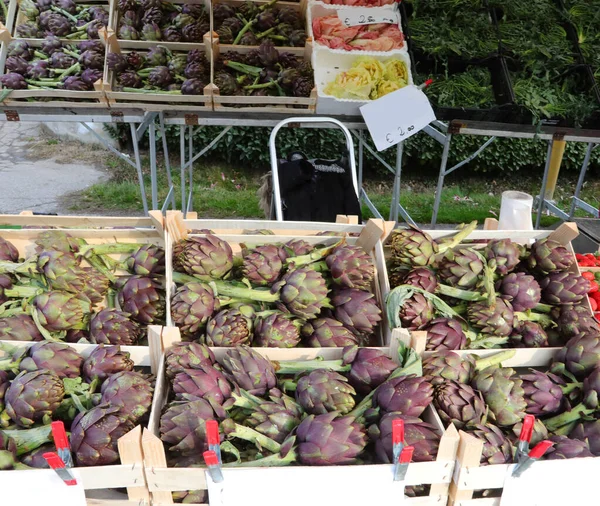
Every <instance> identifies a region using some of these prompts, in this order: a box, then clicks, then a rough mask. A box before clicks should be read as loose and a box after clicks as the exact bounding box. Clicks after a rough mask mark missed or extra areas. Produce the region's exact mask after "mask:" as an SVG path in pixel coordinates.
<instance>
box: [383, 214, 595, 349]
mask: <svg viewBox="0 0 600 506" xmlns="http://www.w3.org/2000/svg"><path fill="white" fill-rule="evenodd" d="M475 225H476V223H475V222H474V223H472V224H471V225H469V226H467V227H465V228H463V229H462V230H461V231H459V232H458V233H457V234H456V235H455V236H454V237H448V238H445V239H444V240H442V241H439V242H438V241H435V240H433V239H432V238H431V237H430V236H429V234H427V233H426V232H423V231H421V230H417V229H414V228H409V229H405V230H398V231H396V232H394V233H393V235H392V236H391V240H390V249H391V260H390V263H389V266H388V272H389V275H390V284H391V285H392V287H396V288H394V289H393V290H392V291H391V293H390V295H389V297H388V299H387V310H388V317H389V320H390V322H392V323H393V324H394V325H395V326H396V327H404V328H407V329H410V330H425V331H427V349H428V350H430V351H434V350H435V351H437V350H459V349H468V348H470V349H474V348H499V347H508V348H520V347H527V348H540V347H547V346H555V347H556V346H563V345H565V344H566V343H567V342H569V340H573V339H578V338H582V337H583V336H585V335H589V334H591V335H598V334H600V326H599V324H598V322H597V321H596V320H595V319H594V317H593V315H592V313H591V309H590V308H589V304H588V300H587V292H588V290H589V281H587V280H586V279H584V278H583V277H581V276H580V275H579V274H577V273H576V272H575V271H574V270H573V269H572V267H573V265H574V264H575V259H574V257H573V255H572V254H571V253H570V252H569V250H568V249H567V248H565V247H564V246H562V245H561V244H559V243H558V242H556V241H553V240H552V239H548V238H545V239H539V240H537V241H536V242H535V243H533V244H532V245H531V246H527V247H524V246H522V245H520V244H517V243H515V242H513V241H511V240H510V239H500V240H490V241H487V242H485V244H484V243H483V242H481V241H476V242H473V243H467V242H465V239H466V238H467V236H468V234H469V233H470V232H471V231H472V230H473V229H474V227H475Z"/></svg>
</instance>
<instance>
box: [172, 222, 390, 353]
mask: <svg viewBox="0 0 600 506" xmlns="http://www.w3.org/2000/svg"><path fill="white" fill-rule="evenodd" d="M174 216H179V217H181V213H179V214H176V213H172V214H170V215H167V220H166V231H167V233H166V239H165V241H166V242H165V244H166V253H167V254H166V266H167V326H168V327H173V326H174V324H173V321H172V319H171V310H170V307H171V298H172V296H173V293H174V290H173V286H174V283H173V280H172V272H173V267H172V250H173V244H174V242H176V240H177V239H181V238H184V237H187V236H188V232H187V230H188V228H187V227H189V226H190V225H191V226H192V227H193V228H194V229H195V228H196V227H199V229H205V228H208V229H210V230H213V232H214V233H215V235H217V236H218V237H219V238H221V239H223V240H225V241H227V242H228V243H229V245H230V246H231V249H232V250H233V253H234V254H236V253H239V252H240V251H241V246H240V244H241V243H244V244H246V245H247V246H248V247H253V246H257V245H259V244H272V243H281V242H287V241H289V240H293V239H303V240H305V241H307V242H309V243H311V244H315V245H316V244H324V245H329V244H335V243H336V242H337V241H339V239H340V237H332V236H316V235H314V234H312V235H310V234H308V233H307V232H309V231H307V230H304V229H303V228H296V229H294V228H293V222H273V223H277V224H278V230H277V229H276V230H277V231H278V232H280V234H278V235H240V234H236V233H235V232H239V231H240V229H239V226H240V225H241V224H242V223H245V222H239V221H238V222H232V221H222V222H221V221H220V220H206V221H205V220H192V221H190V222H183V220H181V219H180V220H177V221H173V219H172V218H173V217H174ZM182 223H183V225H182ZM249 223H257V224H259V225H260V228H266V227H267V226H270V225H268V224H269V223H270V222H249ZM380 223H382V222H381V220H370V221H369V223H368V224H367V225H366V226H356V227H360V232H359V234H360V235H359V237H348V238H347V239H346V240H347V243H348V244H357V245H359V246H362V247H363V248H364V249H365V251H368V252H370V254H371V257H372V259H373V263H374V265H375V279H374V281H373V285H372V288H371V290H372V293H374V294H375V297H376V299H377V301H378V304H379V306H380V307H381V309H382V314H381V316H382V320H381V322H380V324H379V325H378V330H377V331H376V337H377V340H378V344H379V345H384V346H385V345H387V344H388V343H389V342H390V337H391V331H390V327H389V324H388V322H387V316H386V314H385V310H384V307H385V298H386V297H387V293H388V292H389V281H388V278H387V271H386V268H385V262H384V255H383V246H382V244H381V240H380V237H381V236H382V235H383V234H384V228H383V226H382V225H381V224H380ZM207 225H213V226H211V227H209V226H207ZM215 225H216V226H215ZM323 225H327V226H329V227H332V226H333V225H334V224H322V223H321V224H314V223H311V224H306V223H304V224H303V225H299V227H306V226H310V227H312V226H315V227H316V226H323ZM230 227H235V228H230ZM283 227H285V228H283ZM339 227H341V229H347V227H348V226H347V225H339ZM329 230H331V228H329ZM352 230H354V228H353V229H352ZM281 232H283V234H281ZM290 232H291V233H290ZM194 235H196V234H194ZM198 235H201V234H198ZM294 350H295V348H291V349H287V350H281V351H282V353H284V354H285V353H290V354H291V355H290V356H293V355H294V353H295V352H294Z"/></svg>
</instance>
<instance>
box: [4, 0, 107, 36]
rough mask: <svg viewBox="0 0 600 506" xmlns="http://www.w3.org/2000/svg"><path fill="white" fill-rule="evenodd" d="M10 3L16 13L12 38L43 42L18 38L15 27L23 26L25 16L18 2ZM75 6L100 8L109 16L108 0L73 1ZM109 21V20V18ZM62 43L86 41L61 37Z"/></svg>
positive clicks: (15, 0) (25, 19)
mask: <svg viewBox="0 0 600 506" xmlns="http://www.w3.org/2000/svg"><path fill="white" fill-rule="evenodd" d="M11 1H12V2H14V3H15V6H16V7H15V13H16V19H15V23H14V28H13V29H12V31H11V33H12V34H13V36H14V37H15V38H18V39H21V40H25V41H27V42H28V43H30V44H32V43H33V42H36V41H41V40H43V37H41V38H34V39H33V38H24V37H19V35H18V33H17V26H19V25H20V24H23V23H24V22H26V21H27V20H28V19H27V16H25V14H24V13H23V11H22V10H21V8H20V2H19V0H11ZM73 1H74V2H75V3H76V4H84V5H90V6H92V5H94V6H100V7H102V6H103V7H105V10H106V12H107V14H109V15H110V6H109V3H110V0H73ZM109 19H110V18H109ZM60 40H61V41H62V42H73V43H77V42H81V41H82V40H86V39H68V38H66V37H62V38H61V39H60Z"/></svg>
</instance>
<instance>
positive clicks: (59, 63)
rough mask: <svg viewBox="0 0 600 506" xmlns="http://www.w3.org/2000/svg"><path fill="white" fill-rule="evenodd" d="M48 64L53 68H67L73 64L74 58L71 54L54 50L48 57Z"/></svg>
mask: <svg viewBox="0 0 600 506" xmlns="http://www.w3.org/2000/svg"><path fill="white" fill-rule="evenodd" d="M49 61H50V66H51V67H52V68H53V69H68V68H69V67H71V66H73V65H75V59H74V58H73V57H71V56H67V55H66V54H65V53H63V52H62V51H55V52H54V53H52V56H51V57H50V60H49Z"/></svg>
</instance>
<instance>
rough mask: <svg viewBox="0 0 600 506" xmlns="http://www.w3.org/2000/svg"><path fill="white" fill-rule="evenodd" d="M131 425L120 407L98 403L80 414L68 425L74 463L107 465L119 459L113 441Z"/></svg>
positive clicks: (80, 464) (131, 426) (131, 427)
mask: <svg viewBox="0 0 600 506" xmlns="http://www.w3.org/2000/svg"><path fill="white" fill-rule="evenodd" d="M133 427H134V425H133V422H132V421H131V420H130V419H129V418H128V417H127V416H125V415H123V414H121V411H120V408H118V407H116V406H114V407H113V406H109V405H107V404H101V405H99V406H96V407H95V408H92V409H91V410H90V411H88V412H86V413H80V414H79V415H77V418H75V420H74V421H73V425H72V426H71V450H72V452H73V456H74V459H75V462H76V464H77V465H78V466H107V465H110V464H114V463H116V462H118V461H119V451H118V447H117V442H118V441H119V438H120V437H121V436H124V435H125V434H127V433H128V432H129V431H130V430H132V429H133Z"/></svg>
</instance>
